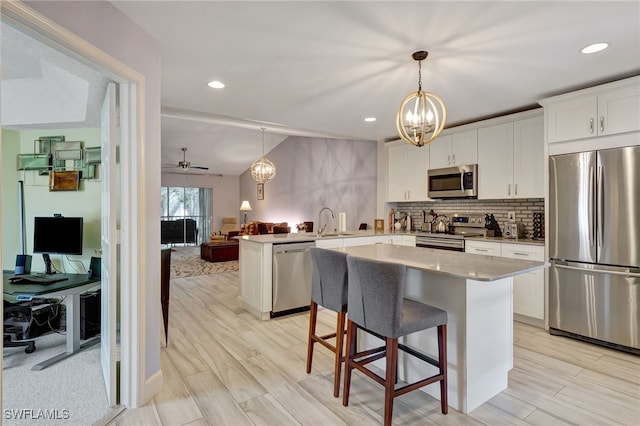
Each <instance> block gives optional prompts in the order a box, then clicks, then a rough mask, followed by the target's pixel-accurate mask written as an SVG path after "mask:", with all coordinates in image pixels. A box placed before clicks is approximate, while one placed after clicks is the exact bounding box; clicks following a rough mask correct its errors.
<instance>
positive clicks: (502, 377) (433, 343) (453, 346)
mask: <svg viewBox="0 0 640 426" xmlns="http://www.w3.org/2000/svg"><path fill="white" fill-rule="evenodd" d="M285 235H286V234H285ZM343 237H344V238H343ZM343 237H340V236H336V237H335V238H334V239H330V238H329V237H322V238H316V237H313V236H306V237H305V235H304V234H302V235H300V234H298V235H295V234H288V235H286V236H283V237H279V236H276V235H274V236H266V235H265V236H256V237H248V238H246V239H243V238H241V239H240V286H241V289H240V290H241V291H240V293H241V294H240V297H241V299H242V302H243V306H244V307H245V309H246V310H248V311H249V312H251V313H253V314H254V315H255V316H257V317H258V318H262V319H269V311H270V309H271V306H272V304H271V303H272V299H271V298H272V287H271V274H272V261H271V256H272V253H273V244H278V243H280V242H283V243H284V244H286V243H287V242H291V243H294V242H295V243H297V242H300V241H302V240H304V241H315V242H316V243H320V244H325V246H330V245H331V244H327V243H336V239H341V238H342V239H344V241H342V243H341V244H340V245H337V246H336V248H334V250H341V251H344V252H345V253H348V254H350V255H353V256H358V257H363V258H367V259H374V260H380V261H387V262H394V263H400V264H404V265H406V266H408V267H409V268H410V269H409V271H408V273H407V279H408V282H407V289H406V297H409V298H412V299H415V300H418V301H421V302H424V303H428V304H430V305H433V306H436V307H438V308H441V309H444V310H446V311H447V313H448V316H449V322H448V326H447V328H448V339H447V351H448V365H449V367H448V374H449V378H448V381H449V389H448V396H449V405H450V406H451V407H452V408H455V409H457V410H459V411H461V412H463V413H468V412H470V411H473V410H474V409H475V408H477V407H478V406H480V405H481V404H483V403H484V402H486V401H488V400H489V399H491V398H492V397H493V396H495V395H497V394H498V393H500V392H501V391H503V390H504V389H506V388H507V383H508V372H509V370H510V369H511V368H512V367H513V296H512V293H513V277H514V276H518V275H521V274H526V273H529V272H531V271H536V270H540V269H542V268H545V267H547V266H548V265H547V264H545V263H544V262H536V261H529V260H519V259H507V258H503V257H498V256H485V255H477V254H470V253H463V252H454V251H447V250H434V249H428V248H417V247H410V246H404V245H397V244H389V242H390V241H391V238H392V236H390V235H380V234H367V235H364V234H361V235H359V237H358V239H359V240H360V241H359V242H362V243H364V244H365V245H356V243H357V242H358V241H356V240H355V238H356V237H355V236H352V237H348V236H343ZM402 237H408V241H411V237H412V236H411V235H408V234H407V235H403V236H402ZM413 238H414V241H415V237H413ZM347 240H349V241H347ZM396 241H397V238H396ZM414 244H415V243H414ZM360 344H363V345H366V346H369V345H375V346H377V345H378V344H379V341H378V342H376V341H375V338H373V337H371V336H368V335H363V336H362V338H361V339H360ZM404 344H405V345H407V346H412V347H415V348H417V349H419V350H421V351H423V352H425V353H427V354H430V355H432V356H436V354H437V353H438V352H437V339H436V335H435V330H433V329H432V330H425V331H422V332H419V333H414V334H412V335H409V336H406V337H405V338H404ZM399 361H400V362H399V370H398V378H399V379H401V380H407V381H415V379H419V378H422V377H426V376H428V375H431V374H433V371H432V370H431V369H432V368H433V367H432V366H431V365H429V364H425V363H423V362H421V361H418V360H416V359H414V358H413V357H402V356H401V357H400V358H399ZM378 365H379V366H380V367H381V368H384V365H383V364H378ZM425 372H426V374H425ZM423 390H424V391H425V392H427V393H429V394H430V395H432V396H434V397H435V398H439V397H440V391H439V387H437V386H427V387H426V388H424V389H423Z"/></svg>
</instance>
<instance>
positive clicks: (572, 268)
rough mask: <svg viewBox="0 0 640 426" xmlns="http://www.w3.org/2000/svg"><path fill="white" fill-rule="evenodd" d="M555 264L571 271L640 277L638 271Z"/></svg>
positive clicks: (559, 267)
mask: <svg viewBox="0 0 640 426" xmlns="http://www.w3.org/2000/svg"><path fill="white" fill-rule="evenodd" d="M554 266H555V267H556V268H558V269H569V270H571V271H580V272H585V273H594V274H607V275H621V276H623V277H633V278H640V272H637V273H636V272H622V271H607V270H605V269H587V268H579V267H577V266H568V265H560V264H558V263H556V264H555V265H554Z"/></svg>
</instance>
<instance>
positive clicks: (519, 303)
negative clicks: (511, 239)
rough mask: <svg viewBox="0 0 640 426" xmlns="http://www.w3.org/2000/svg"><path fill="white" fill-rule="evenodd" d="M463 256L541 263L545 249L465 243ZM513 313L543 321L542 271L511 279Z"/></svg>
mask: <svg viewBox="0 0 640 426" xmlns="http://www.w3.org/2000/svg"><path fill="white" fill-rule="evenodd" d="M465 252H467V253H473V254H484V255H489V256H500V257H506V258H509V259H523V260H533V261H538V262H544V247H543V246H539V245H533V244H522V243H498V242H490V241H475V240H465ZM513 313H514V314H518V315H524V316H527V317H531V318H536V319H539V320H544V270H542V269H541V270H538V271H533V272H528V273H525V274H521V275H516V276H515V277H513Z"/></svg>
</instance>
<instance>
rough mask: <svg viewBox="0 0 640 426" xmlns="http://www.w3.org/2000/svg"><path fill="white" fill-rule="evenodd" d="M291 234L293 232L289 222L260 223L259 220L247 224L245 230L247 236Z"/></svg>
mask: <svg viewBox="0 0 640 426" xmlns="http://www.w3.org/2000/svg"><path fill="white" fill-rule="evenodd" d="M289 232H291V227H290V226H289V224H288V223H287V222H279V223H278V222H260V221H257V220H254V221H252V222H250V223H249V224H247V227H246V228H245V230H244V234H245V235H247V234H248V235H261V234H284V233H289Z"/></svg>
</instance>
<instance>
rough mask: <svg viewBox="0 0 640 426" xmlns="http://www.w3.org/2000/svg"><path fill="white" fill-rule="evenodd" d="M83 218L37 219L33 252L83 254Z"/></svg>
mask: <svg viewBox="0 0 640 426" xmlns="http://www.w3.org/2000/svg"><path fill="white" fill-rule="evenodd" d="M82 225H83V221H82V218H81V217H57V216H53V217H35V218H34V227H33V252H34V253H46V254H82V230H83V227H82Z"/></svg>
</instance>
